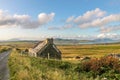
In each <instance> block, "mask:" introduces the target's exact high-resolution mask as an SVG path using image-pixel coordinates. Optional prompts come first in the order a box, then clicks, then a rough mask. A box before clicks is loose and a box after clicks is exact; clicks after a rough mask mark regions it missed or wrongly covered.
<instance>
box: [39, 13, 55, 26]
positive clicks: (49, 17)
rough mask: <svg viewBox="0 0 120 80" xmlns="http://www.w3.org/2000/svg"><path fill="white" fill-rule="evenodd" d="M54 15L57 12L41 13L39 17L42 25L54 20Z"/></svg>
mask: <svg viewBox="0 0 120 80" xmlns="http://www.w3.org/2000/svg"><path fill="white" fill-rule="evenodd" d="M54 16H55V13H51V14H46V13H41V14H39V15H38V18H39V23H40V25H43V24H46V23H48V22H49V21H52V20H53V18H54Z"/></svg>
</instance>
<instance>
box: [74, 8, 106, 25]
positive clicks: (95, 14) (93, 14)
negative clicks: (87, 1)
mask: <svg viewBox="0 0 120 80" xmlns="http://www.w3.org/2000/svg"><path fill="white" fill-rule="evenodd" d="M105 14H106V12H105V11H102V10H100V9H99V8H96V9H95V10H91V11H87V12H86V13H84V14H83V15H80V16H78V17H76V18H75V19H74V22H75V23H77V24H82V23H86V22H90V21H92V20H94V19H96V18H101V17H104V16H105Z"/></svg>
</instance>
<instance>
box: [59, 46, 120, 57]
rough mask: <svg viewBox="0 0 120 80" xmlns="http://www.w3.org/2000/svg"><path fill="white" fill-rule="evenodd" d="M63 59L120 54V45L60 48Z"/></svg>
mask: <svg viewBox="0 0 120 80" xmlns="http://www.w3.org/2000/svg"><path fill="white" fill-rule="evenodd" d="M58 48H59V49H60V50H61V52H62V53H63V57H68V56H69V57H75V56H90V57H102V56H105V55H107V54H111V53H115V54H116V53H117V54H118V53H120V44H108V45H73V46H70V45H69V46H58Z"/></svg>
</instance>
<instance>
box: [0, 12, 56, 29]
mask: <svg viewBox="0 0 120 80" xmlns="http://www.w3.org/2000/svg"><path fill="white" fill-rule="evenodd" d="M54 16H55V13H51V14H46V13H41V14H39V15H38V19H37V20H32V19H31V17H30V16H29V15H17V14H14V15H10V14H9V13H8V12H7V11H3V10H0V28H1V27H3V28H4V27H21V28H25V29H31V28H38V27H41V26H42V25H45V24H47V23H48V22H50V21H51V20H53V18H54Z"/></svg>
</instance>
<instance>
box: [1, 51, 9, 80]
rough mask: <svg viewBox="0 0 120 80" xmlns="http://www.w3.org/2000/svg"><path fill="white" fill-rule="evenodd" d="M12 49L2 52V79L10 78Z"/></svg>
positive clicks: (7, 79)
mask: <svg viewBox="0 0 120 80" xmlns="http://www.w3.org/2000/svg"><path fill="white" fill-rule="evenodd" d="M9 54H10V51H6V52H3V53H0V80H9V69H8V64H7V62H8V57H9Z"/></svg>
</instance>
